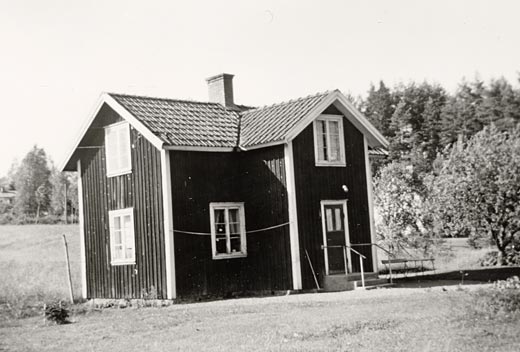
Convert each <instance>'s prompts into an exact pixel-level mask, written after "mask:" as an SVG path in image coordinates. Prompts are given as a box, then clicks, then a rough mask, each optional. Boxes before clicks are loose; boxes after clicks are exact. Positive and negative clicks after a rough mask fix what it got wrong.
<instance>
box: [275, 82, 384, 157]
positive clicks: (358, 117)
mask: <svg viewBox="0 0 520 352" xmlns="http://www.w3.org/2000/svg"><path fill="white" fill-rule="evenodd" d="M336 102H339V104H337V105H336V104H335V103H336ZM331 104H335V106H336V108H338V110H340V111H341V112H342V113H343V114H344V115H345V117H346V118H347V119H349V121H350V122H352V123H353V124H354V125H355V126H356V127H357V128H358V129H359V130H360V131H361V132H362V133H363V135H365V136H366V137H367V141H368V144H369V146H370V147H382V148H388V145H389V143H388V141H387V140H386V138H385V137H384V136H383V135H382V134H381V133H380V132H379V131H378V130H377V128H375V127H374V125H372V124H371V123H370V121H368V119H367V118H366V117H365V116H363V114H362V113H361V112H359V111H358V110H357V109H356V108H355V107H354V106H353V105H352V103H350V102H349V101H348V99H347V97H345V96H344V95H343V93H341V92H340V91H339V90H334V91H332V92H331V93H329V95H328V96H327V97H326V98H325V99H324V100H323V101H322V102H321V103H319V104H318V105H317V106H315V107H314V108H313V109H312V110H311V111H310V112H309V113H308V114H307V116H306V117H305V118H303V119H302V120H301V121H299V122H298V123H297V124H296V125H295V126H294V127H293V128H292V129H291V130H290V131H289V132H288V133H287V135H286V138H285V139H286V140H287V141H292V140H293V139H294V138H296V136H298V135H299V134H300V133H301V132H302V131H303V130H304V129H305V128H306V127H307V126H308V125H309V124H310V123H311V122H312V121H314V120H315V119H316V118H317V117H318V116H319V115H320V114H321V113H322V112H323V110H325V109H326V108H327V107H328V106H329V105H331ZM351 116H352V117H353V118H354V119H352V118H350V117H351Z"/></svg>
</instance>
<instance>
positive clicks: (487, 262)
mask: <svg viewBox="0 0 520 352" xmlns="http://www.w3.org/2000/svg"><path fill="white" fill-rule="evenodd" d="M503 259H504V261H505V265H520V252H519V251H516V250H514V249H511V250H508V251H506V256H505V258H503ZM497 264H498V252H497V251H493V252H489V253H487V254H486V255H485V256H484V258H482V259H481V260H480V266H495V265H497Z"/></svg>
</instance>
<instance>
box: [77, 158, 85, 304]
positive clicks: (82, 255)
mask: <svg viewBox="0 0 520 352" xmlns="http://www.w3.org/2000/svg"><path fill="white" fill-rule="evenodd" d="M77 171H78V208H79V209H78V211H79V249H80V271H81V298H83V299H87V260H86V252H85V218H84V215H83V209H84V207H83V184H82V178H81V160H80V159H78V161H77Z"/></svg>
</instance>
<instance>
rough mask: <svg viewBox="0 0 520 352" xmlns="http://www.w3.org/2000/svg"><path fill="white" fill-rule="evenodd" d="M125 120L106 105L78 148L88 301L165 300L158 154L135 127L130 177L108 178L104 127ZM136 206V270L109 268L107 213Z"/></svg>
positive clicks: (132, 133) (130, 268)
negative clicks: (144, 297)
mask: <svg viewBox="0 0 520 352" xmlns="http://www.w3.org/2000/svg"><path fill="white" fill-rule="evenodd" d="M120 120H121V118H120V117H119V116H118V115H117V113H115V112H114V111H113V110H112V109H110V108H109V107H108V106H106V105H105V106H103V107H102V109H101V110H100V112H99V114H98V116H97V117H96V119H95V121H94V122H93V125H92V128H91V129H90V130H89V132H88V133H87V134H86V136H85V137H84V138H83V140H82V142H81V143H80V146H90V147H92V146H97V148H90V149H82V155H81V168H82V174H81V177H82V185H83V199H84V220H85V224H84V230H85V253H86V269H87V296H88V297H89V298H96V297H101V298H140V297H141V296H142V295H143V294H148V295H149V294H151V293H153V292H156V293H157V298H165V297H166V274H165V260H164V232H163V208H162V183H161V158H160V152H159V150H157V149H156V148H155V147H154V146H153V145H152V144H151V143H150V142H148V141H147V140H146V139H145V138H144V137H143V136H142V135H141V134H139V133H138V132H137V131H136V130H134V129H133V128H131V145H132V173H130V174H126V175H121V176H115V177H110V178H107V177H106V161H105V148H104V129H103V127H104V126H106V125H108V124H111V123H114V122H117V121H120ZM128 207H133V208H134V223H135V224H134V225H135V228H134V231H135V251H136V253H135V254H136V263H135V265H118V266H112V265H111V264H110V233H109V221H108V211H109V210H116V209H123V208H128Z"/></svg>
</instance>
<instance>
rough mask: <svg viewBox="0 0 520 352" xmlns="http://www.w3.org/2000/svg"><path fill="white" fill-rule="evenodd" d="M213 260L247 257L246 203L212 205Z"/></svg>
mask: <svg viewBox="0 0 520 352" xmlns="http://www.w3.org/2000/svg"><path fill="white" fill-rule="evenodd" d="M209 207H210V220H211V249H212V251H213V259H224V258H234V257H245V256H246V255H247V249H246V248H247V247H246V224H245V213H244V203H210V205H209Z"/></svg>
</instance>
